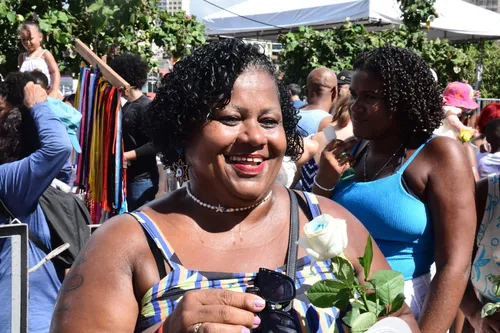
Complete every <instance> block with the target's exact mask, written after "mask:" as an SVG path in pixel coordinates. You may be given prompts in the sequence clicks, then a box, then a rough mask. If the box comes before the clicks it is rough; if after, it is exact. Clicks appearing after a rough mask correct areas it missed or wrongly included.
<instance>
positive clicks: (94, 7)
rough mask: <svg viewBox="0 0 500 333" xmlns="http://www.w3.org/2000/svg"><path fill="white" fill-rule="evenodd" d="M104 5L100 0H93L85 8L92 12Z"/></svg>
mask: <svg viewBox="0 0 500 333" xmlns="http://www.w3.org/2000/svg"><path fill="white" fill-rule="evenodd" d="M102 6H104V3H103V2H102V0H101V1H97V2H94V3H93V4H91V5H90V7H89V8H88V9H87V11H88V12H89V13H94V12H97V11H98V10H100V9H101V8H102Z"/></svg>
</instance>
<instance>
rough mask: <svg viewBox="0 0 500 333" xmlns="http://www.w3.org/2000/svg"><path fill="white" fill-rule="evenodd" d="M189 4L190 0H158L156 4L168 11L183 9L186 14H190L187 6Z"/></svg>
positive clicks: (173, 11)
mask: <svg viewBox="0 0 500 333" xmlns="http://www.w3.org/2000/svg"><path fill="white" fill-rule="evenodd" d="M190 5H191V1H190V0H160V2H159V4H158V6H159V7H160V8H161V9H163V10H167V11H168V12H170V13H175V12H178V11H181V10H182V11H184V12H186V14H188V15H190V13H189V6H190Z"/></svg>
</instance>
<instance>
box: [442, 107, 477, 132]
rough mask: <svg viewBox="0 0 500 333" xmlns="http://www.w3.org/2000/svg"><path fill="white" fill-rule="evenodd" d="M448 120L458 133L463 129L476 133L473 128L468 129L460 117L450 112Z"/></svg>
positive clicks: (447, 115)
mask: <svg viewBox="0 0 500 333" xmlns="http://www.w3.org/2000/svg"><path fill="white" fill-rule="evenodd" d="M446 119H448V122H449V123H450V125H451V126H453V127H454V128H455V129H456V130H457V131H460V130H461V129H467V130H470V131H471V132H473V133H474V132H475V130H474V129H473V128H472V127H467V126H465V125H464V124H462V122H461V121H460V119H459V118H458V116H457V115H456V114H454V113H452V112H448V113H447V114H446Z"/></svg>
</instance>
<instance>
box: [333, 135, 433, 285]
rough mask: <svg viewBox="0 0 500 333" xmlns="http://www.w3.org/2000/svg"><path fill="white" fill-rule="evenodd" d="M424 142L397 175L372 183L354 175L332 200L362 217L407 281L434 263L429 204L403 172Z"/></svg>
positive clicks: (392, 263) (393, 267) (341, 186)
mask: <svg viewBox="0 0 500 333" xmlns="http://www.w3.org/2000/svg"><path fill="white" fill-rule="evenodd" d="M430 140H432V138H431V139H429V140H428V141H427V142H425V143H424V144H422V145H421V146H420V147H419V148H418V149H417V150H416V151H415V153H414V154H413V155H412V156H411V157H410V158H409V159H408V160H407V161H406V162H405V163H404V164H403V165H402V167H401V168H400V169H399V170H398V171H396V173H394V174H393V175H391V176H389V177H386V178H382V179H377V180H374V181H371V182H358V181H355V180H354V179H353V178H350V179H344V180H341V181H340V182H339V183H337V185H336V186H335V190H334V192H333V195H332V200H334V201H335V202H337V203H339V204H340V205H342V206H343V207H345V208H346V209H347V210H348V211H350V212H351V213H352V214H353V215H354V216H356V218H357V219H358V220H360V221H361V222H362V223H363V225H364V226H365V227H366V229H367V230H368V231H369V232H370V233H371V235H372V236H373V238H374V239H375V241H376V242H377V245H378V246H379V247H380V250H381V251H382V253H383V254H384V256H385V257H386V259H387V261H388V262H389V265H390V266H391V268H392V269H393V270H396V271H399V272H401V273H403V276H404V278H405V280H411V279H413V278H415V277H418V276H421V275H424V274H427V273H429V272H430V266H431V265H432V263H433V262H434V233H433V229H432V221H431V216H430V213H429V209H428V207H427V205H426V204H424V203H423V202H422V201H420V200H418V199H417V198H415V197H414V196H412V195H410V194H409V193H408V191H407V190H406V189H405V188H404V187H403V183H402V181H403V179H402V178H403V174H404V172H405V170H406V168H407V167H408V165H410V163H411V162H412V161H413V159H414V158H415V157H416V156H417V154H418V153H419V152H420V151H421V150H422V148H424V147H425V145H426V144H427V143H428V142H429V141H430Z"/></svg>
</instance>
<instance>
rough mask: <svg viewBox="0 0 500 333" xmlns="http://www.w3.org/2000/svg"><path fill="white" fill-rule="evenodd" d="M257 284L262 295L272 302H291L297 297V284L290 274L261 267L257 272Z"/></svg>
mask: <svg viewBox="0 0 500 333" xmlns="http://www.w3.org/2000/svg"><path fill="white" fill-rule="evenodd" d="M256 286H257V287H259V289H260V292H261V295H262V297H263V298H265V299H266V300H267V301H269V302H272V303H285V302H291V301H292V300H293V299H294V298H295V285H294V282H293V280H292V279H290V278H289V277H288V276H286V275H284V274H281V273H278V272H275V271H271V270H267V269H263V268H261V269H260V270H259V273H258V274H257V279H256Z"/></svg>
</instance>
